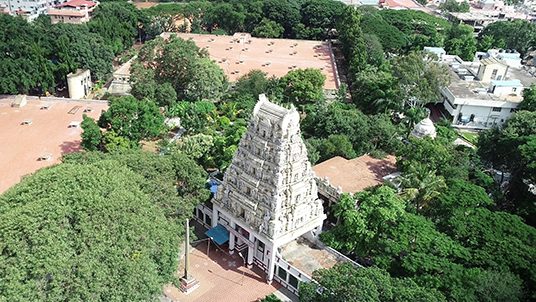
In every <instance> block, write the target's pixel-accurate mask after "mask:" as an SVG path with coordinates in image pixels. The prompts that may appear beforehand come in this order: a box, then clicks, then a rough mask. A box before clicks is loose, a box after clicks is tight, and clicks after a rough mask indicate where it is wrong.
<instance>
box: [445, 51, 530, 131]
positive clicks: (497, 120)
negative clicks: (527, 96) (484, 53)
mask: <svg viewBox="0 0 536 302" xmlns="http://www.w3.org/2000/svg"><path fill="white" fill-rule="evenodd" d="M442 62H444V63H445V64H448V66H449V72H450V76H451V83H450V85H449V86H448V87H445V88H442V89H441V94H442V97H443V101H442V103H443V105H444V107H445V110H446V112H447V113H448V114H449V115H450V116H451V118H452V124H453V126H456V127H460V128H473V129H486V128H490V127H493V126H499V125H501V124H503V123H504V122H505V121H506V120H507V119H508V118H509V117H510V115H511V114H512V113H513V112H515V111H516V108H517V106H518V105H519V103H520V102H521V101H522V100H523V94H522V92H523V89H524V87H528V86H530V84H532V83H536V78H535V77H533V76H531V75H530V74H528V73H526V72H524V71H522V70H519V69H516V68H513V67H510V66H508V65H507V64H505V62H504V61H503V60H498V59H497V58H495V57H489V58H485V59H482V60H480V61H477V62H464V61H463V60H461V59H460V58H459V57H458V56H452V55H445V56H443V60H442Z"/></svg>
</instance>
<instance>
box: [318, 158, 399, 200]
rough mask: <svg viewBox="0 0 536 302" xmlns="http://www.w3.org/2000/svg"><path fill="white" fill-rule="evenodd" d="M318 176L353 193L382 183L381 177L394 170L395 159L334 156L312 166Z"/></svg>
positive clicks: (345, 191)
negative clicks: (349, 158)
mask: <svg viewBox="0 0 536 302" xmlns="http://www.w3.org/2000/svg"><path fill="white" fill-rule="evenodd" d="M313 170H314V172H315V174H316V176H317V177H318V178H327V179H328V181H329V183H330V185H331V186H333V187H335V188H337V187H341V189H342V191H343V192H344V193H355V192H360V191H363V190H364V189H366V188H368V187H372V186H376V185H379V184H381V183H383V177H385V176H387V175H389V174H391V173H394V172H395V171H396V159H395V157H394V156H391V155H389V156H387V157H386V158H384V159H376V158H373V157H371V156H369V155H363V156H360V157H358V158H354V159H351V160H348V159H346V158H344V157H340V156H336V157H333V158H331V159H328V160H326V161H324V162H321V163H319V164H317V165H316V166H314V167H313Z"/></svg>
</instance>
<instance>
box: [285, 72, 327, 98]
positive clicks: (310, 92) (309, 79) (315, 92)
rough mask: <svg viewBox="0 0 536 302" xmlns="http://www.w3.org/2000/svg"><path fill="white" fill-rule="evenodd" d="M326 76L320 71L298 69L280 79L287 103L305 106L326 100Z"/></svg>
mask: <svg viewBox="0 0 536 302" xmlns="http://www.w3.org/2000/svg"><path fill="white" fill-rule="evenodd" d="M325 81H326V76H324V75H323V74H322V72H321V71H320V70H319V69H314V68H306V69H296V70H292V71H290V72H289V73H287V74H286V75H285V76H284V77H282V78H281V79H280V83H281V86H282V87H283V89H284V92H283V93H284V96H285V100H286V101H287V102H292V103H297V104H304V103H309V102H315V101H319V100H321V99H323V98H324V82H325Z"/></svg>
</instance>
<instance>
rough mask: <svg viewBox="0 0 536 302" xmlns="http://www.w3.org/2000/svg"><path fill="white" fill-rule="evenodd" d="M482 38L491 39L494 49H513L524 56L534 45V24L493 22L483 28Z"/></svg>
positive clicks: (520, 21)
mask: <svg viewBox="0 0 536 302" xmlns="http://www.w3.org/2000/svg"><path fill="white" fill-rule="evenodd" d="M512 33H515V35H513V34H512ZM482 36H491V37H493V40H494V44H493V46H494V47H500V48H508V49H515V50H517V51H519V52H520V53H521V55H524V54H525V53H526V52H527V51H528V50H529V49H530V47H531V46H534V45H535V44H536V24H534V23H530V22H529V21H526V20H515V21H499V22H493V23H491V24H490V25H489V26H486V28H484V30H483V31H482Z"/></svg>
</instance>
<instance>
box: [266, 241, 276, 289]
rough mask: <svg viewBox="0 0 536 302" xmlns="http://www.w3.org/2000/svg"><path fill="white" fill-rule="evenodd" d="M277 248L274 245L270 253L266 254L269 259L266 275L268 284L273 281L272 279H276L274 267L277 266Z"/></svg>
mask: <svg viewBox="0 0 536 302" xmlns="http://www.w3.org/2000/svg"><path fill="white" fill-rule="evenodd" d="M276 251H277V248H276V247H275V246H274V247H272V249H271V250H270V254H269V255H266V256H267V257H268V259H269V261H270V262H269V263H268V274H267V275H266V282H268V284H271V283H272V280H274V268H275V254H276Z"/></svg>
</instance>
